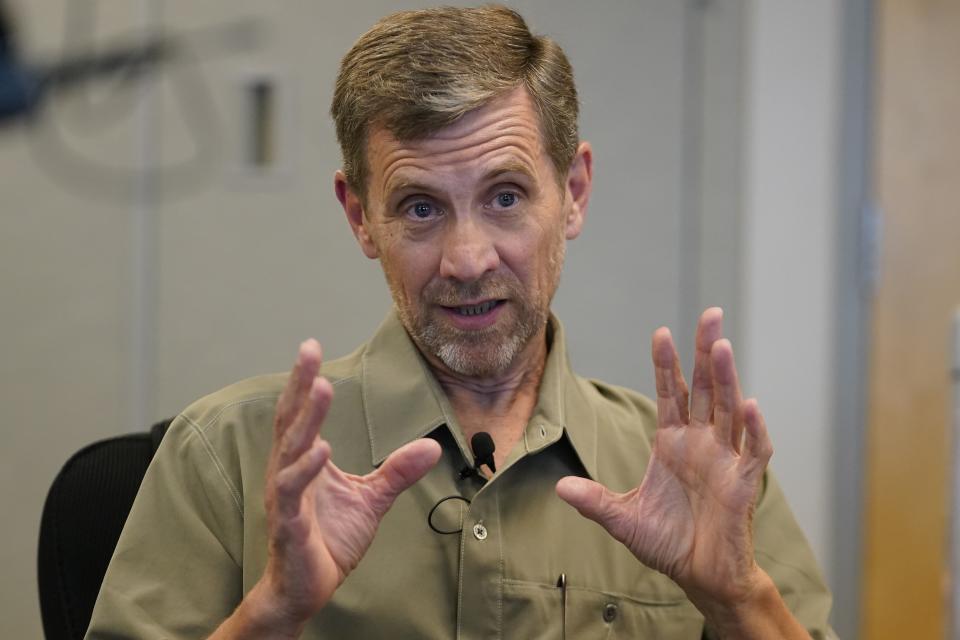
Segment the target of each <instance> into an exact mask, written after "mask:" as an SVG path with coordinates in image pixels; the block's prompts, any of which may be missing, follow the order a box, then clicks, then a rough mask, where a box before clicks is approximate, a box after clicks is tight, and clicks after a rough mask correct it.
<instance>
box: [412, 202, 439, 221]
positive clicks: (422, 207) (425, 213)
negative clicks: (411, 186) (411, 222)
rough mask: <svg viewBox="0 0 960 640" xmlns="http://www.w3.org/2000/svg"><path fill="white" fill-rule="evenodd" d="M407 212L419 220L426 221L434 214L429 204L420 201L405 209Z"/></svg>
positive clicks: (432, 207)
mask: <svg viewBox="0 0 960 640" xmlns="http://www.w3.org/2000/svg"><path fill="white" fill-rule="evenodd" d="M407 211H408V212H409V213H410V214H412V215H413V217H414V218H417V219H419V220H426V219H427V218H429V217H430V216H431V215H433V214H434V213H435V209H434V206H433V205H432V204H430V203H429V202H425V201H423V200H420V201H419V202H414V203H413V204H412V205H410V206H409V207H407Z"/></svg>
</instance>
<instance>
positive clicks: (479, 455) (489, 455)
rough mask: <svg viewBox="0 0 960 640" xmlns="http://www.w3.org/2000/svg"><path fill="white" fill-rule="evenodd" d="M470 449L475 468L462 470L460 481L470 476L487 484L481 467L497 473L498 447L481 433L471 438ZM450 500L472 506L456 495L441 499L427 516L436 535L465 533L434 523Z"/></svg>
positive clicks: (488, 436)
mask: <svg viewBox="0 0 960 640" xmlns="http://www.w3.org/2000/svg"><path fill="white" fill-rule="evenodd" d="M470 448H471V449H473V463H474V464H473V467H464V468H463V469H461V470H460V479H461V480H463V479H464V478H469V477H470V476H476V477H477V478H480V479H481V480H483V481H484V482H486V481H487V479H486V478H485V477H483V474H482V473H480V467H482V466H483V465H487V466H488V467H490V471H491V472H493V473H496V472H497V467H496V464H495V463H494V461H493V452H494V451H496V449H497V447H496V445H494V443H493V438H491V437H490V434H489V433H487V432H486V431H479V432H477V433H475V434H473V437H472V438H470ZM448 500H461V501H463V502H466V503H467V504H468V505H469V504H470V501H469V500H468V499H467V498H464V497H463V496H456V495H454V496H447V497H446V498H441V499H440V500H438V501H437V502H436V504H434V505H433V508H431V509H430V513H428V514H427V526H429V527H430V528H431V529H433V531H434V533H439V534H442V535H450V534H456V533H460V532H461V531H463V527H462V526H461V527H460V528H459V529H453V530H450V531H447V530H445V529H441V528H439V527H437V525H435V524H434V523H433V514H434V513H436V511H437V509H438V508H439V507H440V505H442V504H443V503H444V502H446V501H448Z"/></svg>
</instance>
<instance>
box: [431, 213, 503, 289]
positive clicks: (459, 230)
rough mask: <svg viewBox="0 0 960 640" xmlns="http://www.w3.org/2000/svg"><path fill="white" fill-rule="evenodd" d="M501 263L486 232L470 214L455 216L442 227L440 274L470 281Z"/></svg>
mask: <svg viewBox="0 0 960 640" xmlns="http://www.w3.org/2000/svg"><path fill="white" fill-rule="evenodd" d="M499 266H500V255H499V254H498V253H497V248H496V245H495V244H494V242H493V238H491V237H490V235H489V231H488V230H486V229H484V228H483V227H482V225H480V224H478V223H477V221H475V220H473V219H472V218H471V217H470V216H463V217H458V218H456V219H455V220H454V221H453V224H451V225H449V226H448V227H447V228H446V229H445V230H444V237H443V255H442V257H441V258H440V276H441V277H444V278H454V279H456V280H459V281H461V282H472V281H474V280H477V279H479V278H480V277H481V276H483V274H485V273H487V272H488V271H495V270H496V269H497V268H498V267H499Z"/></svg>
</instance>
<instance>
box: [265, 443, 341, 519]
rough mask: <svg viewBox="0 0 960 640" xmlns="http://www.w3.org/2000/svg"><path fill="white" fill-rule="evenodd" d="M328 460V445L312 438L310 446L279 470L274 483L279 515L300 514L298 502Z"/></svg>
mask: <svg viewBox="0 0 960 640" xmlns="http://www.w3.org/2000/svg"><path fill="white" fill-rule="evenodd" d="M328 460H330V445H329V443H327V442H326V441H324V440H321V439H320V438H314V440H313V443H312V444H311V446H310V447H309V448H308V449H307V450H306V451H304V452H303V454H302V455H301V456H300V457H299V458H297V459H296V460H295V461H294V462H293V463H292V464H290V465H288V466H286V467H284V468H283V469H281V470H280V471H279V472H278V473H277V476H276V480H275V482H274V492H275V498H276V505H277V508H278V509H279V511H280V514H281V515H282V516H284V517H287V518H290V517H293V516H295V515H296V514H297V513H299V512H300V502H301V498H302V497H303V491H304V490H305V489H306V488H307V485H309V484H310V482H311V481H313V479H314V478H316V477H317V474H319V473H320V471H321V470H322V469H323V467H324V465H326V463H327V461H328Z"/></svg>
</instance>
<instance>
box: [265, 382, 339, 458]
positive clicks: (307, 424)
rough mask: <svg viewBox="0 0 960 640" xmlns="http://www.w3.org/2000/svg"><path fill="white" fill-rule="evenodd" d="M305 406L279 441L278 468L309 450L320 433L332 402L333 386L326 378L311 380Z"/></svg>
mask: <svg viewBox="0 0 960 640" xmlns="http://www.w3.org/2000/svg"><path fill="white" fill-rule="evenodd" d="M304 402H305V404H304V405H303V406H302V407H301V410H300V413H299V415H297V418H296V420H294V421H293V424H292V425H290V427H289V428H288V429H287V430H286V431H285V432H284V433H283V437H282V438H281V440H280V445H279V446H280V455H279V460H278V462H279V467H280V468H281V469H282V468H283V467H285V466H287V465H288V464H291V463H292V462H293V461H294V460H296V459H297V458H299V457H300V456H301V455H302V454H303V452H304V451H306V450H307V449H308V448H310V445H311V444H312V443H313V440H314V438H316V437H317V435H318V434H319V433H320V425H321V424H323V420H324V418H326V417H327V411H329V410H330V404H331V402H333V385H331V384H330V381H329V380H327V379H326V378H313V380H312V381H311V383H310V388H309V390H308V391H307V393H306V399H305V401H304Z"/></svg>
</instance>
